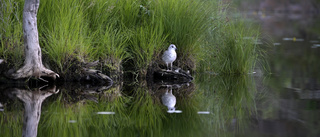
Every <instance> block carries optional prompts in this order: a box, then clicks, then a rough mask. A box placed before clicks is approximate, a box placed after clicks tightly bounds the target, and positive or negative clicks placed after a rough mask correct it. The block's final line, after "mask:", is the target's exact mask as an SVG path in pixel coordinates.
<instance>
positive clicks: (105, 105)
mask: <svg viewBox="0 0 320 137" xmlns="http://www.w3.org/2000/svg"><path fill="white" fill-rule="evenodd" d="M66 96H68V95H64V94H61V95H60V96H59V97H58V98H57V100H56V101H54V102H52V103H51V104H50V105H48V106H46V107H45V108H44V109H43V110H45V112H43V115H42V117H41V120H40V124H39V129H38V135H39V136H62V137H63V136H113V135H114V132H116V130H114V129H115V128H121V127H122V126H124V125H127V124H126V123H127V122H126V121H127V118H126V115H124V112H125V111H124V108H125V103H126V101H127V98H126V97H124V96H120V97H118V98H115V99H114V100H113V101H112V102H107V101H106V100H99V101H100V102H99V103H95V102H91V101H80V102H77V103H75V104H68V103H64V100H65V99H67V97H66ZM101 111H102V112H103V111H111V112H115V113H116V114H115V115H98V114H96V112H101ZM73 120H74V121H75V123H72V121H73Z"/></svg>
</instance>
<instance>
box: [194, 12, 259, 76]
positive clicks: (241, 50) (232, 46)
mask: <svg viewBox="0 0 320 137" xmlns="http://www.w3.org/2000/svg"><path fill="white" fill-rule="evenodd" d="M248 24H250V23H248V22H245V21H244V20H241V19H230V20H229V18H226V20H224V21H222V22H218V24H216V27H214V28H212V29H211V30H209V31H208V35H207V39H206V40H207V41H206V43H205V45H204V46H203V52H206V57H205V60H204V59H203V60H202V61H200V65H201V66H202V68H201V69H204V70H203V71H211V72H212V71H213V72H216V73H219V74H248V73H252V72H253V70H254V69H255V67H256V63H257V61H258V60H259V58H260V57H261V56H262V54H261V53H260V51H261V49H260V48H261V47H259V45H257V42H258V39H259V29H258V28H257V27H254V26H253V25H252V26H250V25H248ZM248 28H252V29H248ZM253 28H254V29H253ZM206 62H207V63H206Z"/></svg>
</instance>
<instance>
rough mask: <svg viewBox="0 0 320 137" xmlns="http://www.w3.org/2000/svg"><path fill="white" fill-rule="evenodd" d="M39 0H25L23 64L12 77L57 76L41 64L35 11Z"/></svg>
mask: <svg viewBox="0 0 320 137" xmlns="http://www.w3.org/2000/svg"><path fill="white" fill-rule="evenodd" d="M39 4H40V0H25V3H24V8H23V37H24V49H25V50H24V52H25V61H24V66H23V67H22V68H20V69H19V70H18V71H17V72H16V73H15V74H12V76H13V78H14V79H18V78H26V77H31V76H35V77H36V78H40V77H41V76H47V77H52V78H54V79H55V78H56V76H59V75H58V74H56V73H55V72H53V71H51V70H49V69H46V68H45V67H44V66H43V64H42V59H41V57H42V55H41V48H40V45H39V38H38V28H37V13H38V9H39Z"/></svg>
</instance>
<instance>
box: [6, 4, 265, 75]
mask: <svg viewBox="0 0 320 137" xmlns="http://www.w3.org/2000/svg"><path fill="white" fill-rule="evenodd" d="M0 6H1V7H2V8H1V11H0V13H1V14H0V18H1V22H0V25H1V26H4V27H2V28H1V30H0V36H1V37H0V43H1V47H0V58H4V59H5V60H6V61H7V62H10V63H12V64H11V65H12V66H15V68H18V67H19V66H21V65H22V62H23V52H22V51H23V39H22V35H23V34H22V16H21V14H22V9H23V1H22V0H6V1H5V2H1V5H0ZM225 8H226V6H225V5H223V4H221V3H219V2H218V1H202V0H169V1H167V0H156V1H148V0H142V1H139V0H126V1H118V0H110V1H104V0H94V1H89V0H85V1H79V0H69V1H65V0H58V1H49V0H43V1H41V4H40V8H39V12H38V30H39V39H40V46H41V48H42V51H43V58H44V64H46V65H49V67H50V68H51V69H52V70H53V71H55V72H57V73H58V74H59V75H61V76H62V77H65V76H66V75H70V74H73V73H76V72H78V71H76V69H74V66H77V67H79V66H81V63H86V62H92V61H95V60H99V61H100V65H99V68H97V69H99V70H102V71H103V72H112V71H114V72H120V71H128V72H134V73H135V74H139V76H141V77H144V76H145V75H146V73H147V69H148V68H149V67H151V66H152V64H154V63H157V64H161V63H162V62H161V61H160V57H161V54H162V52H163V51H164V50H165V49H166V48H167V47H168V45H169V44H170V43H174V44H175V45H177V48H178V51H177V54H178V59H177V60H176V62H175V63H174V65H177V66H178V67H181V68H183V69H188V70H197V71H199V72H201V71H214V72H217V73H225V74H232V73H239V74H243V73H248V72H252V69H253V68H254V67H255V63H256V60H257V58H258V56H259V52H258V51H259V48H257V45H256V44H254V41H256V40H257V39H258V30H253V29H248V26H246V25H245V23H243V21H240V23H237V22H238V21H236V20H233V19H231V18H230V21H229V19H228V18H227V17H226V15H225V10H224V9H225ZM226 19H227V20H226ZM243 37H252V39H243ZM79 62H80V65H79ZM197 66H198V67H197Z"/></svg>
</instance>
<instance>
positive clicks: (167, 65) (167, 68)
mask: <svg viewBox="0 0 320 137" xmlns="http://www.w3.org/2000/svg"><path fill="white" fill-rule="evenodd" d="M166 64H167V71H168V70H169V64H168V63H166Z"/></svg>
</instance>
